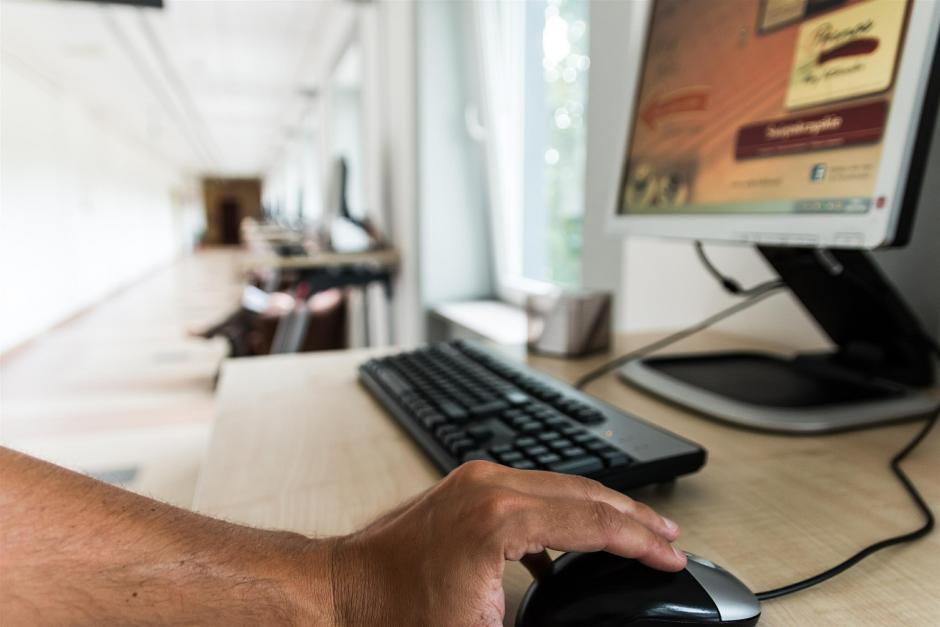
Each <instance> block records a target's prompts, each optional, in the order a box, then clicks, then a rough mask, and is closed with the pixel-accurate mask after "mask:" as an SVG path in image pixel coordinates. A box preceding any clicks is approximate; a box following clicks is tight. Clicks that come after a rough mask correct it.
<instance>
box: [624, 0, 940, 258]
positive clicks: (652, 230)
mask: <svg viewBox="0 0 940 627" xmlns="http://www.w3.org/2000/svg"><path fill="white" fill-rule="evenodd" d="M653 1H654V0H641V1H638V2H635V3H633V5H632V15H631V24H630V25H629V26H630V29H629V30H630V32H629V33H628V36H630V37H639V38H642V39H641V41H642V44H641V46H640V47H639V50H640V55H638V56H637V58H634V59H630V60H629V64H630V66H629V67H631V68H632V69H633V72H632V75H633V80H632V81H631V82H630V83H631V84H630V85H629V87H628V92H627V100H626V102H627V110H626V114H627V115H626V130H625V135H626V137H625V140H624V142H623V144H622V146H623V148H622V150H621V152H620V155H619V165H620V168H619V170H618V176H617V181H616V183H617V184H616V188H614V189H613V190H612V194H611V198H610V201H609V203H608V205H607V207H608V211H607V215H608V220H607V221H608V230H609V231H610V232H612V233H614V234H619V235H638V236H651V237H661V238H667V239H684V240H689V239H694V240H702V241H714V242H730V243H749V244H763V245H775V246H814V247H827V248H866V249H873V248H880V247H886V246H900V245H903V244H904V243H906V241H907V239H908V236H909V233H910V229H911V226H912V224H913V218H914V213H915V211H916V206H917V203H918V200H919V196H920V188H921V186H922V182H923V178H924V175H925V169H926V165H927V156H928V153H929V151H930V141H931V137H932V133H933V127H934V125H935V122H936V117H937V112H938V104H940V44H938V32H940V2H931V0H911V6H910V17H909V22H908V30H907V33H906V35H905V39H904V43H903V46H902V50H901V51H900V62H899V65H898V68H897V73H896V76H895V82H896V87H895V94H894V97H893V99H892V106H891V108H890V111H889V114H888V121H887V124H886V126H885V132H884V139H883V142H884V145H885V149H884V152H883V153H882V159H881V163H880V166H879V172H878V175H877V178H876V184H875V193H874V194H873V196H874V197H877V196H885V198H886V199H887V202H886V206H885V207H884V208H881V209H875V208H873V209H871V210H870V211H869V212H867V213H865V214H824V215H820V214H738V213H723V214H722V213H715V214H668V215H663V214H660V215H656V214H629V213H626V214H625V213H621V212H620V207H621V201H622V194H623V187H624V186H623V177H624V176H625V174H626V167H625V166H626V161H627V156H628V151H629V147H630V140H631V133H632V130H633V124H634V111H635V109H636V100H637V96H638V93H637V92H638V88H639V83H640V80H641V77H642V71H641V70H642V64H643V62H644V60H645V58H646V54H647V44H648V42H647V35H648V32H649V25H650V21H651V19H652V6H653ZM931 47H932V48H933V51H932V53H931V52H930V48H931ZM918 49H920V50H922V51H923V52H919V51H918ZM924 64H927V68H926V69H927V70H928V71H926V72H923V71H921V68H923V67H924ZM924 76H926V77H927V81H921V80H918V79H920V78H922V77H924ZM925 83H926V84H925ZM912 119H916V120H917V123H916V124H910V120H912ZM905 171H906V176H905Z"/></svg>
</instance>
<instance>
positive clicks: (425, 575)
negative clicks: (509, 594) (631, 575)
mask: <svg viewBox="0 0 940 627" xmlns="http://www.w3.org/2000/svg"><path fill="white" fill-rule="evenodd" d="M678 535H679V529H678V527H677V526H676V525H675V523H672V522H671V521H668V520H667V519H665V518H662V517H661V516H659V515H658V514H656V513H655V512H654V511H653V510H652V509H650V508H649V507H648V506H646V505H643V504H642V503H638V502H636V501H634V500H632V499H630V498H629V497H627V496H625V495H623V494H620V493H619V492H615V491H613V490H610V489H608V488H606V487H604V486H602V485H601V484H600V483H598V482H596V481H592V480H589V479H585V478H583V477H577V476H570V475H560V474H555V473H549V472H541V471H524V470H514V469H511V468H507V467H504V466H500V465H497V464H492V463H488V462H483V461H475V462H470V463H467V464H464V465H462V466H460V467H459V468H457V469H455V470H454V471H453V472H451V473H450V474H449V475H447V477H445V478H444V479H443V480H442V481H440V482H439V483H438V484H436V485H435V486H434V487H432V488H430V489H429V490H427V491H426V492H424V493H422V494H420V495H419V496H417V497H416V498H414V499H412V500H411V501H408V502H406V503H405V504H403V505H401V506H400V507H398V508H397V509H395V510H393V511H392V512H389V513H388V514H386V515H384V516H382V517H381V518H379V519H378V520H376V521H375V522H373V523H372V524H370V525H369V526H367V527H366V528H364V529H362V530H361V531H359V532H356V533H354V534H352V535H349V536H345V537H342V538H336V539H333V540H330V541H328V550H329V551H330V564H331V566H330V569H331V582H332V594H333V604H334V607H333V612H334V618H335V621H336V622H337V623H338V624H340V625H378V624H382V625H390V624H396V625H486V626H489V627H492V626H497V625H502V622H503V618H504V614H505V598H504V594H503V588H502V577H503V570H504V568H505V563H506V560H521V559H523V558H524V557H525V556H527V555H539V554H541V553H542V552H543V551H544V550H545V549H547V548H551V549H556V550H560V551H601V550H604V551H609V552H610V553H614V554H616V555H620V556H622V557H629V558H635V559H637V560H639V561H641V562H643V563H644V564H646V565H647V566H650V567H652V568H657V569H660V570H666V571H678V570H681V569H682V568H683V567H684V566H685V563H686V558H685V555H684V554H683V553H682V552H681V551H679V550H678V549H676V548H674V547H673V546H672V545H671V542H672V541H674V540H675V539H676V537H678Z"/></svg>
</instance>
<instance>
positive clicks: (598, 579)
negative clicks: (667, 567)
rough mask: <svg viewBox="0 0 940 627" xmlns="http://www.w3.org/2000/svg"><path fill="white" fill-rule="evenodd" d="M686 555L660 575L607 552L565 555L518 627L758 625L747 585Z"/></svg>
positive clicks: (531, 595)
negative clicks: (672, 570) (680, 565)
mask: <svg viewBox="0 0 940 627" xmlns="http://www.w3.org/2000/svg"><path fill="white" fill-rule="evenodd" d="M686 555H688V557H689V561H688V564H687V565H686V567H685V568H684V569H683V570H681V571H679V572H677V573H664V572H662V571H658V570H654V569H652V568H650V567H648V566H644V565H643V564H641V563H640V562H638V561H636V560H630V559H625V558H622V557H617V556H616V555H612V554H610V553H604V552H599V553H566V554H565V555H562V556H561V557H559V558H558V559H557V560H555V561H554V562H553V564H552V570H551V572H550V573H549V574H547V575H544V576H541V577H539V579H537V580H536V581H535V582H534V583H533V584H532V586H531V587H530V588H529V590H528V592H526V595H525V597H524V598H523V599H522V605H521V606H520V607H519V613H518V615H517V617H516V627H574V626H575V625H578V626H585V625H592V626H593V627H615V626H616V627H620V626H621V625H630V626H631V627H640V626H650V627H652V626H653V625H697V624H702V625H734V626H735V627H750V626H751V625H756V624H757V620H758V619H759V618H760V602H759V601H758V600H757V597H755V596H754V593H753V592H751V591H750V590H749V589H748V588H747V586H745V585H744V584H743V583H741V582H740V581H739V580H738V579H737V578H736V577H735V576H734V575H732V574H731V573H729V572H728V571H726V570H724V569H723V568H721V567H720V566H718V565H716V564H714V563H712V562H710V561H708V560H706V559H704V558H701V557H698V556H696V555H692V554H690V553H686Z"/></svg>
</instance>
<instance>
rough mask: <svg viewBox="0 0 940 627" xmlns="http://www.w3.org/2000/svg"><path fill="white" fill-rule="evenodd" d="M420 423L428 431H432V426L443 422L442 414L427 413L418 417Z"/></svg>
mask: <svg viewBox="0 0 940 627" xmlns="http://www.w3.org/2000/svg"><path fill="white" fill-rule="evenodd" d="M420 421H421V424H422V425H424V428H425V429H427V430H428V431H433V430H434V427H437V426H438V425H442V424H444V416H442V415H441V414H428V415H427V416H424V417H423V418H421V419H420Z"/></svg>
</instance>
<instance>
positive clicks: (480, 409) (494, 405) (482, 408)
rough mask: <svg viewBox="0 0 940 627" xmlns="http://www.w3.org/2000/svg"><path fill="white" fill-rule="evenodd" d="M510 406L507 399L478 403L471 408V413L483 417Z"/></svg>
mask: <svg viewBox="0 0 940 627" xmlns="http://www.w3.org/2000/svg"><path fill="white" fill-rule="evenodd" d="M507 407H509V405H507V404H506V403H505V401H490V402H489V403H483V404H480V405H476V406H474V407H471V408H470V410H469V411H470V415H471V416H475V417H477V418H483V417H485V416H491V415H493V414H496V413H499V412H501V411H503V410H504V409H506V408H507Z"/></svg>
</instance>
